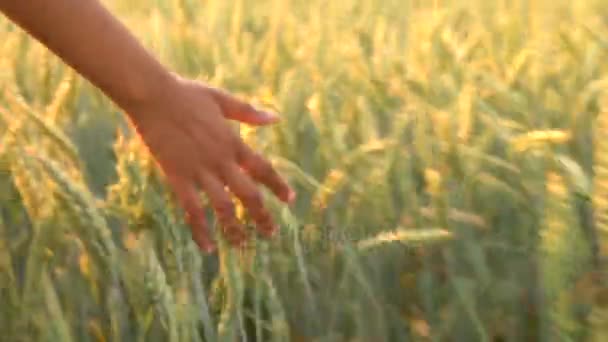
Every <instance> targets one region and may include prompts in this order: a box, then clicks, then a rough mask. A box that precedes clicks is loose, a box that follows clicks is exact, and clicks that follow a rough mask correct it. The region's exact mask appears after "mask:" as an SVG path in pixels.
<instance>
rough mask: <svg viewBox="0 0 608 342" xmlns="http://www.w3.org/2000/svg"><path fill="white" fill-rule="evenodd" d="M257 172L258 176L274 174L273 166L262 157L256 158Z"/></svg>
mask: <svg viewBox="0 0 608 342" xmlns="http://www.w3.org/2000/svg"><path fill="white" fill-rule="evenodd" d="M257 172H258V173H259V175H260V176H263V177H264V176H271V175H273V174H274V168H273V167H272V164H270V162H269V161H267V160H266V159H263V158H258V162H257Z"/></svg>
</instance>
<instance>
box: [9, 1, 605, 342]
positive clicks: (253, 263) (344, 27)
mask: <svg viewBox="0 0 608 342" xmlns="http://www.w3.org/2000/svg"><path fill="white" fill-rule="evenodd" d="M104 3H105V4H107V6H109V7H110V8H111V10H112V11H113V13H115V14H116V15H117V16H118V17H119V18H120V19H121V20H122V21H123V22H124V23H125V24H126V25H127V26H128V27H129V28H130V29H131V30H133V32H134V34H136V35H137V37H138V38H140V39H141V41H142V42H143V43H144V44H145V45H146V47H148V48H149V49H150V50H151V51H152V52H153V53H154V54H155V55H156V56H158V58H160V59H161V60H162V62H163V63H165V64H166V65H168V66H170V67H171V68H173V69H174V70H175V71H176V72H178V73H180V74H182V75H184V76H188V77H191V78H196V79H199V80H202V81H205V82H208V83H210V84H212V85H214V86H218V87H223V88H225V89H227V90H229V91H231V92H233V93H235V94H237V95H239V96H240V97H241V98H243V99H246V100H249V101H252V103H254V104H256V105H258V106H261V107H264V108H269V109H272V110H275V111H277V112H278V113H280V115H281V116H282V118H283V120H282V122H281V123H280V124H277V125H275V126H272V127H264V128H257V129H254V128H251V127H247V126H244V125H242V126H241V127H240V132H241V135H242V136H243V137H244V139H246V141H247V142H248V143H249V144H251V146H254V147H255V148H256V149H257V150H259V151H261V152H263V154H264V155H266V156H267V157H268V158H269V159H270V160H272V162H273V163H274V164H275V165H276V167H277V169H278V170H279V171H280V172H281V174H283V175H284V176H285V177H287V178H288V179H289V181H290V183H291V184H292V185H293V186H294V187H295V189H296V190H297V192H298V199H297V203H296V204H295V205H294V206H293V208H285V207H283V206H281V205H280V203H278V201H276V200H275V199H274V198H273V197H272V196H269V195H268V196H266V197H267V200H268V205H269V206H270V207H271V208H272V211H273V213H274V215H275V217H276V220H277V221H278V222H280V225H281V231H280V233H279V234H278V236H277V237H276V238H275V239H273V240H271V241H262V240H258V241H252V243H251V245H250V246H248V248H246V249H245V250H244V251H241V252H236V251H234V250H230V249H228V248H226V247H225V246H222V247H221V249H220V251H219V253H218V254H217V255H213V256H207V255H202V254H201V253H200V252H199V251H198V250H197V248H196V247H195V245H194V243H193V242H192V241H191V238H190V232H189V230H188V228H187V226H186V225H185V224H184V222H183V219H182V212H181V210H180V208H178V207H176V206H175V204H174V203H173V201H172V199H171V195H170V193H169V191H168V188H167V187H166V184H165V182H164V180H163V178H162V175H160V174H159V172H158V170H157V169H156V167H155V166H154V164H153V163H152V161H151V160H150V157H149V155H148V154H147V152H146V151H145V149H144V148H143V146H142V145H141V142H140V141H139V140H138V139H137V137H136V136H135V135H134V132H133V130H132V129H131V127H130V126H129V125H128V123H127V121H126V120H125V119H126V117H125V115H124V113H122V112H120V110H118V108H117V107H116V106H114V105H113V104H112V103H111V102H110V101H109V100H108V99H107V98H106V97H104V96H103V94H101V93H100V92H99V91H97V90H96V89H95V88H94V87H92V86H91V85H90V84H89V83H88V82H86V81H85V80H83V79H82V78H81V77H80V76H79V75H77V74H75V73H74V71H73V70H72V69H70V68H68V67H66V66H65V65H64V64H63V63H62V62H61V61H60V60H59V59H58V58H57V57H55V56H54V55H52V54H51V53H50V52H49V51H47V50H46V49H45V48H44V47H43V46H42V45H40V44H39V43H37V42H36V41H34V40H32V39H31V38H29V37H28V36H27V35H26V34H24V33H23V32H22V31H21V30H20V29H18V28H17V27H16V26H15V25H13V24H12V23H10V22H9V21H8V20H6V19H5V18H4V17H2V18H0V331H1V332H2V340H3V341H11V342H12V341H83V342H84V341H207V342H208V341H319V342H320V341H332V342H333V341H336V342H339V341H357V342H361V341H370V342H375V341H574V340H576V341H606V340H608V287H607V286H606V281H607V280H608V278H607V277H606V275H604V271H605V265H606V264H605V263H606V261H605V260H606V257H607V256H608V235H607V234H608V142H607V141H606V138H605V137H606V136H608V78H607V76H608V74H607V71H608V64H607V63H606V60H608V59H607V57H608V1H606V0H586V1H566V0H518V1H510V2H509V1H498V0H495V1H490V0H489V1H483V0H471V1H464V0H451V1H447V0H446V1H441V0H435V1H420V0H419V1H414V0H382V1H363V0H336V1H321V0H310V1H297V0H258V1H255V2H253V1H244V0H206V1H195V0H156V1H143V0H108V1H104ZM76 29H77V28H76ZM201 153H204V151H201ZM201 199H202V200H204V196H201ZM245 214H246V213H243V212H241V218H242V219H243V220H244V221H246V220H247V217H246V215H245ZM210 219H211V220H212V219H213V215H211V216H210Z"/></svg>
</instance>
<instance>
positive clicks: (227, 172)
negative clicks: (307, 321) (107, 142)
mask: <svg viewBox="0 0 608 342" xmlns="http://www.w3.org/2000/svg"><path fill="white" fill-rule="evenodd" d="M129 116H130V117H131V119H132V121H133V123H134V125H135V127H136V129H137V131H138V132H139V134H140V135H141V137H142V139H143V141H144V142H145V144H146V145H147V146H148V148H149V150H150V152H151V153H152V155H153V156H154V157H155V159H156V161H157V162H158V164H159V166H160V167H161V169H162V170H163V171H164V174H165V176H166V178H167V181H168V183H169V185H170V186H171V188H172V189H173V192H174V194H175V196H176V198H177V200H178V201H179V203H180V204H181V206H182V207H183V208H184V210H185V213H186V218H187V222H188V224H189V225H190V227H191V230H192V237H193V239H194V241H195V242H196V243H197V244H198V246H199V247H200V248H201V249H202V250H204V251H206V252H212V251H214V250H215V248H216V245H215V243H214V241H213V239H212V238H211V237H210V233H209V229H208V226H207V220H206V218H205V212H204V208H203V206H202V204H201V201H200V197H199V195H198V193H199V192H198V189H199V188H200V189H201V190H202V191H204V192H205V193H206V195H207V197H208V199H209V202H210V204H211V205H212V207H213V209H214V210H215V213H216V214H217V218H218V220H219V223H220V224H221V226H222V230H223V234H224V237H225V238H226V240H227V241H228V242H229V243H231V244H232V245H235V246H239V245H241V244H242V243H244V242H245V241H246V240H247V238H248V237H247V232H246V230H245V229H244V227H243V226H242V225H241V224H240V223H239V222H238V220H237V218H236V215H235V205H234V202H233V201H232V196H231V194H230V192H232V194H234V195H235V196H236V197H237V198H238V199H239V200H240V201H241V203H242V204H243V206H244V207H245V208H246V209H247V211H248V214H249V216H250V217H251V218H252V219H253V221H254V222H255V224H256V228H257V230H258V231H259V232H260V233H261V234H262V235H263V236H265V237H270V236H271V235H272V234H273V232H274V231H275V230H276V226H275V223H274V222H273V219H272V217H271V215H270V214H269V212H268V210H267V209H266V208H265V207H264V203H263V200H262V196H261V193H260V190H259V189H258V187H257V184H256V183H261V184H263V185H265V186H266V187H268V188H269V189H270V190H271V191H272V192H273V193H274V194H275V195H276V196H277V197H278V198H279V199H281V200H282V201H284V202H286V203H290V202H292V201H293V200H294V197H295V193H294V192H293V191H292V190H291V189H290V187H289V186H288V185H287V183H286V182H285V181H284V180H283V179H282V178H281V176H280V175H279V174H278V173H277V172H276V171H275V170H274V168H273V167H272V165H271V164H270V162H269V161H268V160H266V159H265V158H263V157H262V156H260V155H259V154H258V153H256V152H255V151H253V150H252V149H251V148H250V147H249V146H247V145H246V144H245V143H244V142H243V141H242V139H241V138H240V136H239V135H238V133H236V132H235V131H234V130H233V129H231V127H230V125H229V123H228V120H237V121H240V122H243V123H247V124H252V125H268V124H272V123H275V122H277V121H278V117H277V116H275V115H274V114H270V113H268V112H265V111H260V110H257V109H255V108H254V107H253V106H251V105H250V104H247V103H244V102H241V101H240V100H238V99H236V98H235V97H233V96H232V95H230V94H227V93H225V92H223V91H221V90H218V89H215V88H212V87H209V86H207V85H205V84H203V83H200V82H196V81H192V80H187V79H183V78H180V77H178V76H175V77H174V78H173V81H172V82H171V84H170V86H168V87H167V89H166V91H165V92H164V93H163V94H162V95H161V96H159V97H156V98H154V99H151V101H148V102H147V103H144V104H142V105H140V106H139V107H138V108H131V109H130V110H129Z"/></svg>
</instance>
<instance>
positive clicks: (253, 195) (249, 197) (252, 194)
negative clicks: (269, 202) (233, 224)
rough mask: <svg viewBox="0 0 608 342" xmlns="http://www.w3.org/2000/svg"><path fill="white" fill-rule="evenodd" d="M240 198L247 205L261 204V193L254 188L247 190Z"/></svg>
mask: <svg viewBox="0 0 608 342" xmlns="http://www.w3.org/2000/svg"><path fill="white" fill-rule="evenodd" d="M242 200H243V202H245V203H247V204H248V205H251V206H254V207H260V206H261V205H262V194H260V192H259V191H255V190H252V191H247V192H245V193H244V194H243V196H242Z"/></svg>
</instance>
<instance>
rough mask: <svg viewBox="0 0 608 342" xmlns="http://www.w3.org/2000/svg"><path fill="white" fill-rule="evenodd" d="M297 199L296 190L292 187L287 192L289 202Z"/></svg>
mask: <svg viewBox="0 0 608 342" xmlns="http://www.w3.org/2000/svg"><path fill="white" fill-rule="evenodd" d="M295 200H296V192H295V191H293V190H292V189H289V193H288V194H287V202H288V203H290V204H292V203H293V201H295Z"/></svg>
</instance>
